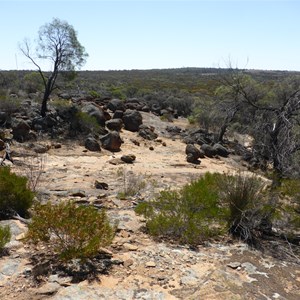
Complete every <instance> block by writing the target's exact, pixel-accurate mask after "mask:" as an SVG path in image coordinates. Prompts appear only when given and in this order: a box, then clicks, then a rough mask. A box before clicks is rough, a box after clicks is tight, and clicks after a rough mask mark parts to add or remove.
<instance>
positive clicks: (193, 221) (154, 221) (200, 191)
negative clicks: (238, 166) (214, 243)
mask: <svg viewBox="0 0 300 300" xmlns="http://www.w3.org/2000/svg"><path fill="white" fill-rule="evenodd" d="M219 177H220V175H218V174H210V173H206V174H205V175H204V176H203V177H201V178H200V179H199V180H197V181H194V182H192V183H191V184H188V185H185V186H184V187H183V188H182V189H181V190H179V191H172V190H165V191H162V192H161V193H160V195H159V196H158V197H157V198H155V199H154V200H152V201H150V202H144V203H140V204H139V205H138V206H137V207H136V213H137V214H141V215H143V216H144V217H145V218H146V228H147V230H148V232H149V233H150V234H151V235H153V236H157V237H162V238H167V239H172V240H175V241H177V242H179V243H182V244H190V245H197V244H199V243H201V242H202V241H203V240H205V239H207V238H209V237H213V236H217V235H219V234H221V233H222V232H223V231H224V229H225V222H224V220H225V216H226V214H227V210H226V208H225V207H221V206H220V204H219V197H218V190H217V182H218V180H219Z"/></svg>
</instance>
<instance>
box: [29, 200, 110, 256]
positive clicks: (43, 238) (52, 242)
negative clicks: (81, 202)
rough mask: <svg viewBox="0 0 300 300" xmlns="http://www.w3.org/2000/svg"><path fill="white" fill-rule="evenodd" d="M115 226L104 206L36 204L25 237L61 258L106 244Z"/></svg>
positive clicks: (89, 253)
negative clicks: (99, 207)
mask: <svg viewBox="0 0 300 300" xmlns="http://www.w3.org/2000/svg"><path fill="white" fill-rule="evenodd" d="M114 233H115V229H114V228H113V227H112V226H111V225H110V224H109V221H108V218H107V215H106V213H105V211H104V210H101V211H98V210H97V209H96V208H94V207H89V206H76V204H74V203H73V202H70V201H69V202H62V203H60V204H57V205H54V204H51V203H47V204H44V205H41V204H37V205H36V206H35V208H34V215H33V217H32V222H31V223H30V224H29V226H28V234H27V241H28V242H33V243H34V244H42V245H44V246H45V247H47V248H48V249H49V251H50V252H51V253H52V254H53V255H58V257H59V258H60V259H61V260H63V261H68V260H71V259H73V258H76V259H81V260H84V259H87V258H92V257H94V256H95V255H97V253H98V252H99V249H100V247H103V246H107V245H110V243H111V242H112V239H113V237H114Z"/></svg>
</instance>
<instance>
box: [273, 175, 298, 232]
mask: <svg viewBox="0 0 300 300" xmlns="http://www.w3.org/2000/svg"><path fill="white" fill-rule="evenodd" d="M277 189H278V190H279V191H280V192H281V195H282V196H283V198H284V199H285V200H287V201H284V205H283V206H282V210H283V211H282V213H283V214H284V215H285V216H283V217H285V218H286V219H287V222H286V224H285V227H286V228H285V229H287V230H288V231H291V232H293V231H295V230H296V231H299V230H300V180H299V179H284V180H282V181H281V186H280V187H278V188H277ZM291 232H289V233H291ZM292 235H293V234H292Z"/></svg>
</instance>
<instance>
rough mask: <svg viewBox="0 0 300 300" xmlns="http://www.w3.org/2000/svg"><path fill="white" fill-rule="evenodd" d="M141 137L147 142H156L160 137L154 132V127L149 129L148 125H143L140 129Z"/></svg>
mask: <svg viewBox="0 0 300 300" xmlns="http://www.w3.org/2000/svg"><path fill="white" fill-rule="evenodd" d="M139 136H141V137H142V138H144V139H146V140H150V141H151V140H155V139H156V138H157V137H158V135H157V133H155V132H154V127H149V126H146V125H141V126H140V127H139Z"/></svg>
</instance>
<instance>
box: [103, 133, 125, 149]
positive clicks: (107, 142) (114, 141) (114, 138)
mask: <svg viewBox="0 0 300 300" xmlns="http://www.w3.org/2000/svg"><path fill="white" fill-rule="evenodd" d="M100 140H101V143H102V147H103V148H104V149H106V150H109V151H112V152H117V151H120V148H121V145H122V143H123V141H122V139H121V137H120V134H119V133H118V132H117V131H111V132H109V133H108V134H106V135H104V136H103V137H101V138H100Z"/></svg>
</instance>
